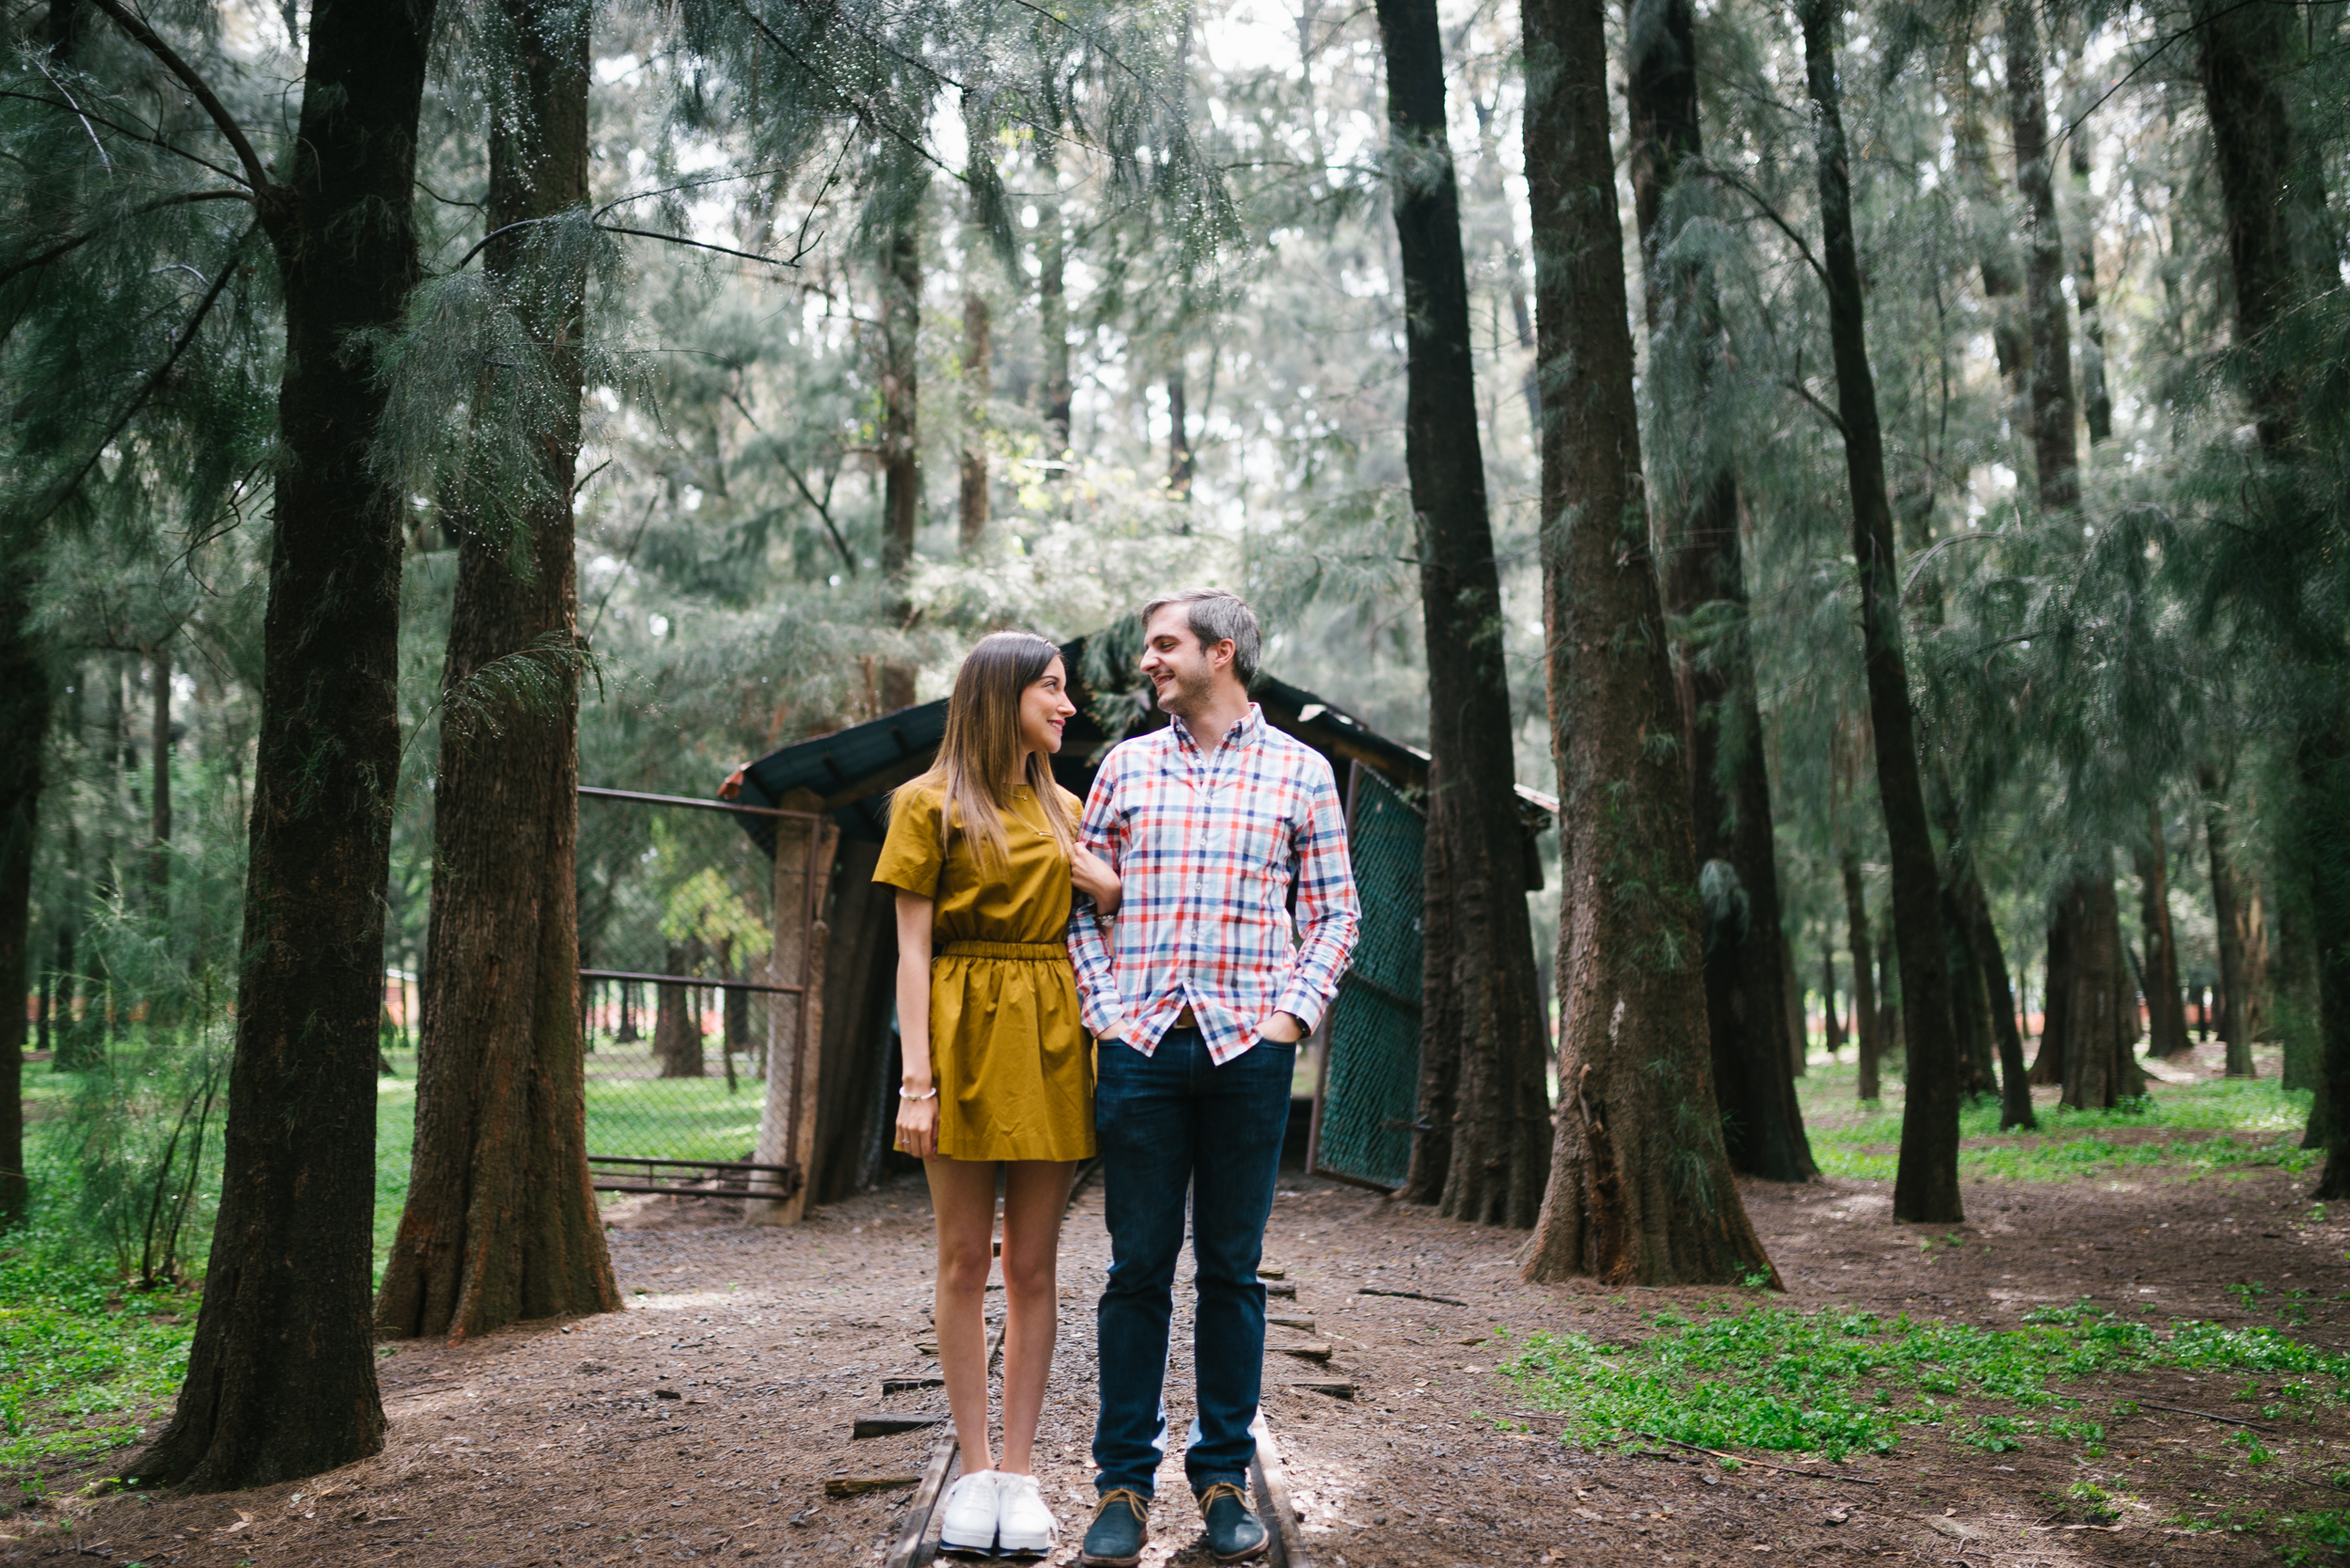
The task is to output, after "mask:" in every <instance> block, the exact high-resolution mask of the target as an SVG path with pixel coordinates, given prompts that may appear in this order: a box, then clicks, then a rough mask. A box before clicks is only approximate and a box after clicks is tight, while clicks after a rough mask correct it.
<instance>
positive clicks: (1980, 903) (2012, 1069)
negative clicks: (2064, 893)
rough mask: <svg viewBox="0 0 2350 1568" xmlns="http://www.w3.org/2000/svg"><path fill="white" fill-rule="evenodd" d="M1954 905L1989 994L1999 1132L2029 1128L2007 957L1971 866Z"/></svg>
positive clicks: (2027, 1078) (2027, 1083)
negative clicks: (1996, 1053)
mask: <svg viewBox="0 0 2350 1568" xmlns="http://www.w3.org/2000/svg"><path fill="white" fill-rule="evenodd" d="M1960 907H1961V912H1962V914H1963V915H1964V917H1965V918H1966V932H1967V935H1968V938H1969V939H1970V940H1971V941H1972V942H1973V944H1974V949H1975V962H1976V964H1978V965H1979V966H1980V967H1981V969H1982V979H1983V987H1984V990H1985V992H1986V993H1987V994H1988V996H1989V1000H1990V1006H1991V1027H1992V1034H1993V1037H1994V1038H1995V1039H1996V1040H1997V1041H1998V1048H1999V1130H2000V1131H2001V1132H2008V1131H2010V1130H2012V1129H2015V1128H2021V1129H2023V1130H2024V1131H2026V1132H2029V1131H2031V1130H2032V1129H2033V1128H2035V1127H2037V1126H2038V1125H2039V1124H2040V1123H2039V1119H2038V1118H2037V1117H2035V1116H2034V1115H2033V1114H2032V1108H2031V1075H2030V1074H2029V1072H2028V1071H2027V1070H2026V1068H2025V1066H2024V1036H2023V1031H2022V1029H2021V1028H2020V1027H2018V1026H2017V1024H2016V1021H2015V1011H2016V1009H2015V994H2014V992H2013V991H2012V990H2011V989H2010V988H2009V985H2008V974H2007V955H2006V954H2005V953H2003V952H2001V951H2000V950H1999V932H1998V927H1997V926H1995V925H1993V924H1992V921H1991V899H1990V896H1989V895H1988V894H1986V893H1985V892H1984V891H1983V889H1982V877H1981V876H1979V875H1977V874H1976V873H1975V870H1974V869H1973V867H1972V866H1971V865H1970V866H1969V867H1968V868H1967V872H1966V883H1965V885H1964V886H1962V887H1961V889H1960Z"/></svg>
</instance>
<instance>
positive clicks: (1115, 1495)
mask: <svg viewBox="0 0 2350 1568" xmlns="http://www.w3.org/2000/svg"><path fill="white" fill-rule="evenodd" d="M1114 1502H1123V1503H1124V1504H1125V1505H1126V1506H1127V1507H1128V1508H1130V1509H1133V1510H1134V1513H1135V1518H1136V1522H1138V1523H1140V1522H1147V1521H1148V1520H1149V1519H1150V1517H1151V1500H1150V1499H1149V1498H1148V1497H1144V1496H1143V1495H1142V1494H1141V1493H1139V1492H1136V1491H1133V1490H1130V1489H1129V1488H1127V1487H1123V1486H1114V1487H1112V1488H1111V1489H1110V1490H1108V1491H1106V1492H1105V1493H1103V1494H1102V1500H1101V1501H1100V1502H1099V1503H1097V1504H1096V1505H1095V1506H1094V1510H1093V1516H1094V1517H1095V1518H1097V1519H1099V1518H1100V1517H1101V1516H1102V1515H1103V1514H1105V1513H1108V1512H1109V1511H1110V1504H1112V1503H1114Z"/></svg>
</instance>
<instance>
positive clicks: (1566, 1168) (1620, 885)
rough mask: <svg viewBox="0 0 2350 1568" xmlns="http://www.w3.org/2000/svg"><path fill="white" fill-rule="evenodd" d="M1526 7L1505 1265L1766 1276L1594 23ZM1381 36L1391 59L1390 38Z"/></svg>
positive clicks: (1573, 9) (1614, 1274)
mask: <svg viewBox="0 0 2350 1568" xmlns="http://www.w3.org/2000/svg"><path fill="white" fill-rule="evenodd" d="M1396 3H1397V0H1386V6H1383V13H1384V10H1385V9H1386V7H1387V6H1393V5H1395V4H1396ZM1422 14H1424V15H1425V17H1426V19H1427V22H1426V34H1425V40H1426V41H1425V48H1424V52H1423V54H1422V55H1421V58H1420V60H1419V62H1418V70H1420V71H1424V72H1425V73H1426V74H1427V75H1428V76H1429V77H1430V78H1434V76H1435V73H1436V71H1437V69H1438V61H1437V58H1436V55H1435V50H1434V30H1435V8H1434V4H1433V3H1426V4H1424V5H1423V7H1422ZM1521 15H1522V19H1523V23H1524V27H1525V53H1526V61H1527V67H1526V79H1527V102H1526V116H1525V136H1526V168H1527V171H1528V180H1529V185H1530V196H1531V205H1532V213H1533V240H1534V267H1535V273H1534V275H1535V322H1536V326H1535V332H1536V343H1537V353H1538V356H1539V357H1538V363H1539V365H1540V366H1541V375H1542V378H1543V398H1542V405H1543V428H1542V495H1541V509H1542V510H1541V517H1542V520H1543V521H1542V529H1541V541H1542V544H1541V548H1542V566H1543V621H1544V626H1545V634H1546V635H1545V646H1546V649H1547V653H1546V655H1545V663H1546V665H1547V666H1548V672H1549V685H1550V720H1551V746H1552V751H1553V754H1554V755H1555V756H1556V757H1557V758H1558V760H1559V798H1560V803H1561V809H1560V812H1559V831H1560V834H1561V840H1562V841H1561V843H1560V846H1559V859H1560V864H1561V866H1562V868H1563V875H1562V877H1561V886H1560V890H1559V964H1558V973H1559V996H1560V1010H1559V1011H1560V1012H1561V1014H1562V1015H1563V1017H1564V1019H1565V1032H1564V1035H1563V1038H1562V1039H1561V1041H1560V1048H1559V1083H1560V1090H1561V1092H1560V1100H1561V1105H1560V1106H1559V1127H1558V1147H1557V1152H1556V1154H1555V1156H1554V1159H1553V1164H1552V1168H1551V1181H1550V1187H1549V1190H1548V1192H1547V1193H1545V1194H1544V1196H1543V1209H1542V1217H1541V1221H1540V1224H1539V1227H1538V1229H1537V1230H1536V1232H1535V1235H1534V1238H1533V1241H1532V1242H1531V1244H1530V1245H1529V1246H1528V1247H1527V1248H1525V1249H1524V1251H1523V1252H1522V1253H1521V1257H1522V1258H1523V1259H1524V1260H1525V1262H1526V1273H1527V1276H1528V1278H1533V1279H1559V1278H1565V1277H1567V1276H1570V1275H1583V1274H1588V1275H1592V1276H1595V1277H1597V1278H1599V1279H1600V1280H1602V1281H1603V1282H1606V1283H1608V1284H1635V1283H1637V1284H1664V1283H1718V1282H1728V1281H1733V1280H1740V1279H1744V1278H1751V1277H1753V1276H1755V1275H1761V1274H1767V1275H1768V1277H1769V1278H1770V1279H1771V1281H1772V1282H1773V1283H1774V1284H1776V1283H1778V1274H1777V1271H1776V1270H1774V1269H1772V1268H1771V1265H1770V1261H1769V1259H1768V1257H1767V1256H1766V1255H1765V1254H1764V1252H1763V1244H1762V1242H1761V1240H1760V1239H1759V1238H1758V1237H1757V1236H1756V1235H1755V1233H1754V1228H1753V1226H1752V1225H1751V1224H1750V1223H1749V1222H1748V1220H1747V1212H1746V1205H1745V1204H1744V1202H1743V1201H1742V1200H1740V1198H1739V1194H1738V1186H1737V1182H1736V1179H1735V1178H1734V1177H1733V1176H1732V1175H1731V1168H1730V1159H1729V1154H1728V1152H1727V1151H1726V1150H1725V1149H1724V1148H1723V1144H1722V1135H1721V1120H1720V1113H1719V1110H1718V1108H1717V1105H1716V1101H1715V1095H1714V1085H1713V1083H1712V1081H1711V1078H1712V1074H1711V1073H1710V1072H1709V1070H1708V1069H1709V1065H1710V1063H1709V1057H1710V1049H1711V1048H1710V1042H1709V1034H1708V1029H1707V1023H1706V1012H1705V987H1704V980H1703V977H1702V976H1701V975H1700V973H1699V970H1698V965H1697V964H1696V963H1695V962H1693V960H1694V959H1695V958H1696V956H1697V954H1698V951H1699V948H1698V937H1699V922H1698V914H1699V912H1698V908H1697V901H1696V899H1695V898H1694V897H1693V896H1692V895H1693V894H1694V893H1695V891H1696V889H1695V887H1694V884H1695V881H1696V875H1697V866H1696V864H1695V861H1694V858H1693V856H1692V853H1691V839H1690V829H1689V815H1688V813H1689V793H1688V778H1687V775H1686V773H1685V771H1684V769H1683V768H1682V767H1681V766H1680V765H1679V762H1678V760H1677V759H1675V758H1674V757H1673V756H1672V754H1671V752H1670V751H1669V749H1667V748H1665V747H1663V746H1660V745H1656V744H1655V740H1656V737H1659V736H1677V735H1679V734H1680V733H1681V714H1680V704H1679V701H1678V696H1677V694H1676V692H1675V691H1674V687H1673V676H1672V665H1671V654H1670V651H1669V648H1668V647H1667V646H1666V644H1665V641H1664V639H1663V638H1662V636H1661V635H1659V632H1660V630H1661V628H1662V624H1663V620H1662V615H1661V609H1662V606H1661V603H1660V594H1659V590H1658V588H1657V582H1656V569H1655V563H1654V559H1653V556H1652V555H1651V553H1650V551H1649V547H1648V540H1649V532H1648V518H1647V509H1646V507H1645V506H1644V505H1643V502H1642V497H1641V494H1640V490H1641V486H1640V432H1639V420H1638V411H1637V405H1636V404H1635V402H1634V400H1633V388H1632V336H1631V332H1630V330H1629V327H1628V325H1627V323H1626V321H1625V299H1624V275H1623V233H1622V227H1621V225H1620V222H1619V219H1618V218H1617V215H1616V198H1615V181H1614V178H1613V161H1612V159H1611V157H1610V154H1609V150H1608V138H1607V82H1606V64H1607V54H1606V18H1605V13H1604V10H1603V6H1602V0H1526V4H1525V5H1524V6H1523V7H1522V8H1521ZM1388 50H1389V56H1390V61H1391V64H1390V70H1391V71H1392V70H1393V69H1394V68H1393V64H1392V62H1393V60H1394V58H1395V55H1396V53H1397V40H1396V39H1395V37H1394V35H1393V33H1392V31H1390V34H1389V41H1388ZM1461 403H1462V406H1463V408H1464V411H1465V409H1466V406H1467V400H1465V399H1463V400H1461ZM1775 1065H1776V1064H1775Z"/></svg>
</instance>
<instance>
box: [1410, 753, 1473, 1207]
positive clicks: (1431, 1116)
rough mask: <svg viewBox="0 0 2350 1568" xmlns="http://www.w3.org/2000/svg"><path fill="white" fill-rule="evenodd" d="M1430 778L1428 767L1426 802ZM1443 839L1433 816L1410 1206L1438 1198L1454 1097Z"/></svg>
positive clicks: (1425, 859) (1457, 1076) (1425, 842)
mask: <svg viewBox="0 0 2350 1568" xmlns="http://www.w3.org/2000/svg"><path fill="white" fill-rule="evenodd" d="M1436 772H1437V769H1436V767H1435V765H1434V764H1432V765H1431V766H1430V768H1429V780H1428V781H1429V785H1430V792H1431V793H1432V794H1433V793H1434V789H1435V787H1436ZM1444 832H1445V827H1444V819H1443V817H1442V816H1440V815H1439V814H1438V813H1437V812H1435V811H1434V810H1433V809H1432V810H1431V811H1429V813H1428V826H1427V832H1426V836H1425V837H1424V838H1423V839H1422V840H1421V849H1420V983H1419V998H1420V1000H1419V1086H1418V1094H1417V1096H1416V1097H1415V1098H1414V1101H1413V1104H1414V1105H1417V1106H1418V1125H1417V1126H1416V1127H1415V1128H1414V1129H1413V1133H1412V1161H1411V1165H1410V1166H1409V1167H1408V1168H1406V1169H1405V1171H1404V1175H1403V1189H1402V1197H1403V1198H1404V1199H1405V1200H1408V1201H1410V1202H1414V1203H1435V1202H1440V1201H1442V1200H1443V1198H1444V1184H1445V1176H1446V1173H1447V1172H1449V1170H1450V1169H1451V1168H1452V1119H1453V1115H1454V1112H1455V1111H1456V1110H1457V1109H1458V1108H1459V1105H1458V1102H1459V1096H1460V1089H1461V996H1460V993H1459V992H1458V991H1456V990H1455V989H1454V988H1453V984H1452V966H1453V941H1452V869H1451V862H1450V859H1449V856H1448V855H1446V854H1445V839H1444Z"/></svg>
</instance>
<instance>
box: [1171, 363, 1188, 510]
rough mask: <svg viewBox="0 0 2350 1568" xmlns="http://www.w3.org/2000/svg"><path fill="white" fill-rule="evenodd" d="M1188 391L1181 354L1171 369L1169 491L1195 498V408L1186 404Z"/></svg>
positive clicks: (1180, 497) (1181, 498)
mask: <svg viewBox="0 0 2350 1568" xmlns="http://www.w3.org/2000/svg"><path fill="white" fill-rule="evenodd" d="M1184 391H1185V388H1184V385H1183V361H1182V359H1181V358H1178V359H1177V360H1176V362H1175V367H1174V368H1173V369H1170V370H1169V371H1167V494H1169V495H1172V496H1174V497H1175V498H1176V499H1177V500H1179V501H1188V500H1190V499H1191V411H1190V410H1189V409H1188V408H1186V407H1184V406H1183V405H1184Z"/></svg>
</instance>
